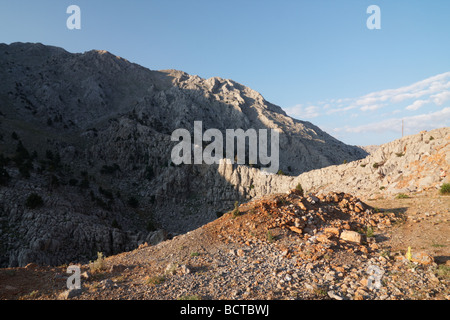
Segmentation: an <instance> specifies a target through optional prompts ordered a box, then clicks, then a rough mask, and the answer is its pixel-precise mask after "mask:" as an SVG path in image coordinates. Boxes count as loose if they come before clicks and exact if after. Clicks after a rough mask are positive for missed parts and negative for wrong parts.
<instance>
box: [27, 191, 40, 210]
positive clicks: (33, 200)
mask: <svg viewBox="0 0 450 320" xmlns="http://www.w3.org/2000/svg"><path fill="white" fill-rule="evenodd" d="M25 205H26V206H27V208H30V209H36V208H39V207H42V206H43V205H44V200H42V198H41V196H40V195H38V194H37V193H32V194H30V195H29V196H28V198H27V200H26V202H25Z"/></svg>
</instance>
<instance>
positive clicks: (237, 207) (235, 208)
mask: <svg viewBox="0 0 450 320" xmlns="http://www.w3.org/2000/svg"><path fill="white" fill-rule="evenodd" d="M240 215H241V213H240V211H239V202H238V201H236V202H235V203H234V209H233V212H231V216H232V218H233V219H234V218H236V217H238V216H240Z"/></svg>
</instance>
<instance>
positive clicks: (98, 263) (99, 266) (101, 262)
mask: <svg viewBox="0 0 450 320" xmlns="http://www.w3.org/2000/svg"><path fill="white" fill-rule="evenodd" d="M89 268H90V270H91V273H97V272H101V271H104V270H106V265H105V257H104V256H103V253H102V252H97V260H95V261H91V263H90V265H89Z"/></svg>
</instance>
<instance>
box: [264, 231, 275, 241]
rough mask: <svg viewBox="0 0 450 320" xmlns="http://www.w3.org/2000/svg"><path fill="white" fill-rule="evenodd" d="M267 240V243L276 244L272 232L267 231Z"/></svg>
mask: <svg viewBox="0 0 450 320" xmlns="http://www.w3.org/2000/svg"><path fill="white" fill-rule="evenodd" d="M266 238H267V242H270V243H272V242H274V241H275V237H274V236H273V234H272V231H270V230H267V234H266Z"/></svg>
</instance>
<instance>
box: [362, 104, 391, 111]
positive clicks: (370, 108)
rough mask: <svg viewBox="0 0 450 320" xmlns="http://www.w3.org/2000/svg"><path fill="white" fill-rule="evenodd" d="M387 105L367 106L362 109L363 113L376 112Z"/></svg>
mask: <svg viewBox="0 0 450 320" xmlns="http://www.w3.org/2000/svg"><path fill="white" fill-rule="evenodd" d="M385 105H386V104H371V105H365V106H363V107H361V111H375V110H378V109H381V108H383V107H384V106H385Z"/></svg>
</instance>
